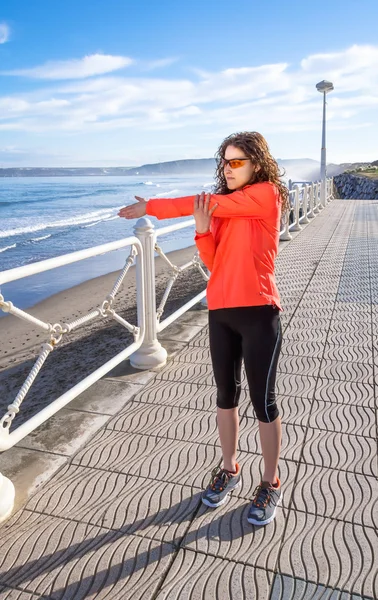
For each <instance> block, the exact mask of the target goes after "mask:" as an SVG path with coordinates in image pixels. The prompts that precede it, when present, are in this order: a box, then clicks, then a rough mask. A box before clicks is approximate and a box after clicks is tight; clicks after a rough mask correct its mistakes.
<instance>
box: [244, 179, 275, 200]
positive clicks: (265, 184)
mask: <svg viewBox="0 0 378 600" xmlns="http://www.w3.org/2000/svg"><path fill="white" fill-rule="evenodd" d="M243 190H244V191H245V192H246V193H247V194H250V195H251V196H254V195H257V194H259V195H260V194H261V195H264V196H267V197H268V198H272V199H273V198H274V199H276V198H279V195H280V192H279V189H278V187H277V186H276V184H275V183H272V182H271V181H259V182H257V183H251V184H249V185H246V186H245V187H244V188H243Z"/></svg>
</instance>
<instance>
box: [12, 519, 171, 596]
mask: <svg viewBox="0 0 378 600" xmlns="http://www.w3.org/2000/svg"><path fill="white" fill-rule="evenodd" d="M1 541H2V554H3V559H2V567H3V572H2V574H1V575H0V583H2V584H5V585H7V586H12V587H17V588H21V589H25V590H28V591H29V592H33V593H34V594H35V595H37V597H38V598H49V599H51V600H84V599H87V598H99V599H101V600H105V598H106V599H109V598H112V600H113V599H115V600H124V599H125V598H133V600H134V598H135V599H136V600H142V599H143V600H145V599H147V600H152V598H154V596H155V594H156V591H157V589H158V588H159V587H160V585H161V581H162V578H163V577H164V575H165V573H166V572H167V570H168V568H169V565H170V563H171V561H172V559H173V557H174V555H175V548H174V547H173V546H172V545H170V544H165V543H162V542H160V541H156V540H150V539H147V538H142V537H139V536H130V535H126V534H125V532H124V531H122V530H120V531H109V530H107V529H101V528H99V527H96V526H93V525H89V524H87V523H78V522H77V521H73V520H66V519H60V518H57V517H51V516H46V515H40V514H37V513H31V512H28V511H24V512H23V513H22V514H19V515H17V517H16V518H15V519H13V520H12V521H11V522H10V523H9V531H6V532H5V533H4V532H2V540H1ZM5 598H6V597H5ZM15 598H17V599H18V598H19V600H29V599H28V597H27V596H26V595H24V596H21V595H20V596H19V597H18V596H15ZM7 600H13V597H12V596H11V597H10V598H7ZM30 600H34V596H33V597H32V598H31V599H30Z"/></svg>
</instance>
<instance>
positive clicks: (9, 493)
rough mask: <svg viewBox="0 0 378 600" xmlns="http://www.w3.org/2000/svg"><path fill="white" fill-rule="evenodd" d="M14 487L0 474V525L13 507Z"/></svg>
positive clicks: (3, 433) (1, 433)
mask: <svg viewBox="0 0 378 600" xmlns="http://www.w3.org/2000/svg"><path fill="white" fill-rule="evenodd" d="M2 435H8V432H7V433H5V432H4V431H1V432H0V436H2ZM14 497H15V490H14V485H13V483H12V482H11V481H10V479H8V478H7V477H4V475H2V473H0V523H2V522H3V521H5V520H6V519H8V517H9V516H10V515H11V512H12V510H13V506H14Z"/></svg>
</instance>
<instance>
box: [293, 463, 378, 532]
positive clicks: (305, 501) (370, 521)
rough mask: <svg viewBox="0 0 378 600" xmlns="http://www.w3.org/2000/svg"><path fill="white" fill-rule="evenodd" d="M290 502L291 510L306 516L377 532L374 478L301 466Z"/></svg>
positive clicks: (376, 484) (377, 491)
mask: <svg viewBox="0 0 378 600" xmlns="http://www.w3.org/2000/svg"><path fill="white" fill-rule="evenodd" d="M292 498H293V506H292V508H295V509H298V510H301V511H304V512H306V513H309V514H315V515H319V516H323V517H332V518H333V519H339V520H342V521H348V522H350V523H355V524H357V525H364V526H365V527H376V528H378V502H377V498H378V480H377V479H376V478H375V477H368V476H364V475H359V474H357V473H351V472H349V471H339V470H337V469H326V468H324V467H316V466H315V465H309V464H303V463H302V464H300V465H299V466H298V474H297V481H296V484H295V487H294V490H293V496H292Z"/></svg>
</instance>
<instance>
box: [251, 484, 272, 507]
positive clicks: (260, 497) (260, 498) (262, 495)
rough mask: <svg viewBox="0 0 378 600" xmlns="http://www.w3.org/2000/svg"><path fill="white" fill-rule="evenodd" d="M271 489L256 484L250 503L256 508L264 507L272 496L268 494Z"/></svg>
mask: <svg viewBox="0 0 378 600" xmlns="http://www.w3.org/2000/svg"><path fill="white" fill-rule="evenodd" d="M272 489H273V488H270V487H269V488H266V487H262V486H261V485H258V486H257V488H256V489H255V491H254V492H253V496H254V498H253V500H252V504H254V505H255V506H257V508H265V507H266V506H267V504H268V503H269V502H270V499H271V498H272V496H271V494H270V492H271V491H272Z"/></svg>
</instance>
